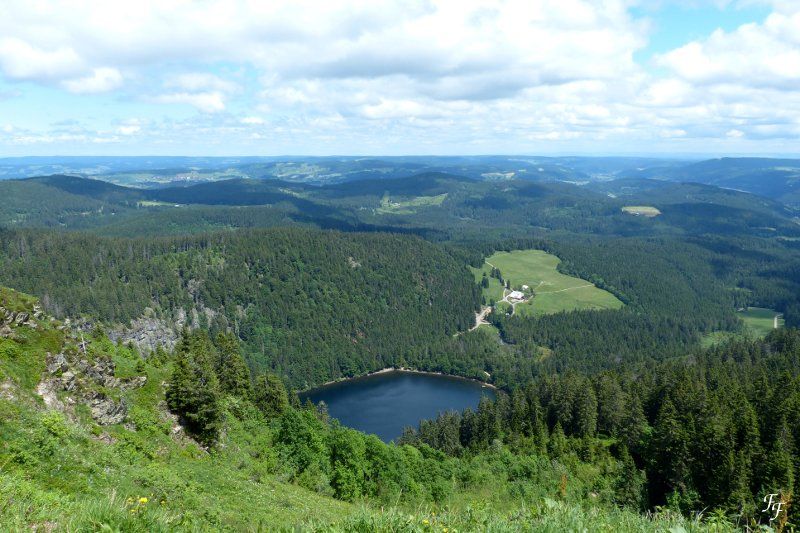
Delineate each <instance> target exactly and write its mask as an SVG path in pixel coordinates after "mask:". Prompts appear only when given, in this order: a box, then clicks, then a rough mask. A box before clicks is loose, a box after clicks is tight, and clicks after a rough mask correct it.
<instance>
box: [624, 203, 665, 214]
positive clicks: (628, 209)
mask: <svg viewBox="0 0 800 533" xmlns="http://www.w3.org/2000/svg"><path fill="white" fill-rule="evenodd" d="M622 211H623V212H625V213H628V214H629V215H641V216H644V217H657V216H658V215H660V214H661V211H659V210H658V209H656V208H655V207H652V206H649V205H626V206H625V207H623V208H622Z"/></svg>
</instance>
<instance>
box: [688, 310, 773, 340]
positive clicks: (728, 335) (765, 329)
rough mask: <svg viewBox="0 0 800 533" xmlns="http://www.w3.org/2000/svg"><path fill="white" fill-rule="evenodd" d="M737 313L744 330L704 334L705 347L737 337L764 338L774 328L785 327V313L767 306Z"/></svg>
mask: <svg viewBox="0 0 800 533" xmlns="http://www.w3.org/2000/svg"><path fill="white" fill-rule="evenodd" d="M737 315H738V316H739V318H741V319H742V321H743V322H744V331H743V332H741V333H738V332H732V331H712V332H711V333H707V334H706V335H704V336H703V338H702V340H701V342H700V344H701V346H703V347H704V348H707V347H709V346H715V345H717V344H722V343H723V342H725V341H727V340H729V339H733V338H736V337H742V336H744V337H749V338H764V337H766V336H767V335H768V334H769V333H770V332H771V331H772V330H774V329H778V328H782V327H784V325H785V323H784V320H783V315H782V314H781V313H779V312H777V311H775V310H773V309H767V308H765V307H748V308H747V309H745V310H740V311H737Z"/></svg>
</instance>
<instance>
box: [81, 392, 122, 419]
mask: <svg viewBox="0 0 800 533" xmlns="http://www.w3.org/2000/svg"><path fill="white" fill-rule="evenodd" d="M89 408H90V409H91V411H92V418H93V419H94V420H95V422H97V423H98V424H100V425H101V426H110V425H112V424H121V423H122V421H123V420H125V417H126V416H127V415H128V406H127V405H125V402H124V401H123V400H120V401H118V402H115V401H114V400H112V399H111V398H109V397H108V396H106V395H104V394H100V393H95V394H94V395H93V396H92V397H91V398H89Z"/></svg>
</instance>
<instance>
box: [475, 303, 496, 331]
mask: <svg viewBox="0 0 800 533" xmlns="http://www.w3.org/2000/svg"><path fill="white" fill-rule="evenodd" d="M491 312H492V308H491V307H484V308H483V309H481V312H480V313H475V325H474V326H472V327H471V328H469V331H475V330H476V329H478V328H479V327H481V326H482V325H484V324H486V325H487V326H488V325H489V322H488V321H487V320H486V316H487V315H488V314H489V313H491Z"/></svg>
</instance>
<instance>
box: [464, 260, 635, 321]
mask: <svg viewBox="0 0 800 533" xmlns="http://www.w3.org/2000/svg"><path fill="white" fill-rule="evenodd" d="M560 262H561V260H560V259H559V258H558V257H556V256H554V255H551V254H548V253H547V252H544V251H542V250H515V251H512V252H498V253H496V254H494V255H492V256H491V257H488V258H487V259H486V263H484V265H483V267H482V268H480V269H477V268H475V269H472V270H473V273H474V275H475V279H476V280H477V281H480V280H481V278H482V276H483V272H486V275H487V276H488V275H489V274H490V273H491V270H492V266H494V267H496V268H498V269H499V270H500V273H501V274H502V276H503V278H504V279H505V280H508V281H510V282H511V286H512V288H514V289H521V288H522V286H523V285H527V286H528V290H526V291H525V292H526V293H527V294H531V292H532V293H533V294H534V297H533V298H531V299H530V300H529V301H527V302H525V303H520V304H517V305H516V309H515V312H516V313H520V314H521V315H545V314H551V313H558V312H561V311H572V310H584V309H619V308H620V307H622V305H623V304H622V302H620V301H619V300H618V299H617V298H616V297H615V296H614V295H613V294H611V293H609V292H607V291H604V290H602V289H599V288H597V287H595V286H594V285H592V284H591V283H589V282H588V281H586V280H583V279H580V278H575V277H572V276H567V275H565V274H562V273H561V272H559V271H558V270H557V267H558V264H559V263H560ZM501 291H502V286H501V284H500V282H499V281H498V280H497V279H495V278H491V277H490V278H489V287H488V288H485V289H484V296H485V298H486V300H487V302H488V301H489V300H494V301H499V300H500V299H502V292H501Z"/></svg>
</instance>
